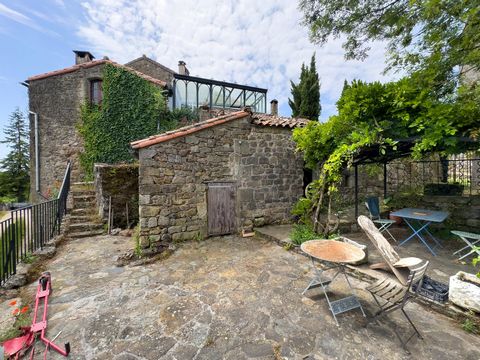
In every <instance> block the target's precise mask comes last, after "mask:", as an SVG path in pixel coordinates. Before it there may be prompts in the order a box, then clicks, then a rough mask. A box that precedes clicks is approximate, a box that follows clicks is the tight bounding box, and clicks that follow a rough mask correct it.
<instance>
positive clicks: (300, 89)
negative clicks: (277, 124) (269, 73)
mask: <svg viewBox="0 0 480 360" xmlns="http://www.w3.org/2000/svg"><path fill="white" fill-rule="evenodd" d="M290 83H291V86H292V89H291V92H292V99H288V104H289V105H290V108H291V109H292V116H293V117H302V118H306V119H310V120H318V117H319V116H320V111H321V109H322V107H321V105H320V81H319V78H318V73H317V69H316V65H315V54H314V55H313V56H312V59H311V61H310V67H308V66H305V64H302V69H301V72H300V82H299V83H298V84H295V83H294V82H293V81H290Z"/></svg>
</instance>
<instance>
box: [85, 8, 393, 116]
mask: <svg viewBox="0 0 480 360" xmlns="http://www.w3.org/2000/svg"><path fill="white" fill-rule="evenodd" d="M82 5H83V6H84V9H85V12H86V14H85V17H86V23H83V24H82V25H81V26H80V27H79V28H78V34H79V35H80V37H82V38H83V39H84V40H85V41H86V42H87V44H88V45H89V46H91V47H92V50H93V51H94V52H96V53H97V55H99V56H102V55H108V56H110V57H111V58H112V59H115V60H116V61H120V62H127V61H129V60H132V59H133V58H136V57H138V56H140V55H141V54H147V56H151V57H153V58H154V59H156V60H157V61H159V62H160V63H162V64H164V65H166V66H168V67H170V68H172V69H176V65H177V61H178V60H180V59H181V60H184V61H186V62H187V66H188V67H189V69H190V73H191V74H192V75H197V76H201V77H205V78H214V79H217V80H225V81H232V82H237V83H242V84H247V85H254V86H259V87H266V88H268V89H269V91H268V94H269V98H270V99H272V98H277V99H278V100H279V102H280V103H281V104H285V103H286V102H287V99H288V96H289V95H290V82H289V80H290V79H292V80H294V81H296V80H297V79H298V76H299V72H300V66H301V64H302V62H307V63H308V62H309V61H310V57H311V56H312V54H313V53H314V52H316V56H317V69H318V72H319V74H320V77H321V83H322V88H321V97H322V106H323V109H324V113H323V114H322V118H325V117H326V116H327V115H330V114H331V113H332V112H334V111H335V107H334V103H335V101H336V100H337V99H338V96H339V94H340V92H341V89H342V87H343V81H344V79H347V80H352V79H353V78H358V79H363V80H366V81H374V80H387V79H388V78H386V77H385V76H383V75H382V71H383V69H384V67H385V63H384V59H385V54H384V47H383V45H382V44H379V43H374V44H372V51H371V53H370V57H369V58H368V59H367V60H366V61H364V62H359V61H348V62H346V61H344V59H343V49H342V48H341V40H332V41H330V42H329V43H328V44H326V45H325V46H324V47H322V48H321V47H319V46H315V45H313V44H311V43H310V42H309V40H308V32H307V29H305V28H304V27H303V26H301V25H300V19H301V14H300V12H299V11H298V9H297V2H296V1H289V0H282V1H275V0H264V1H257V0H244V1H237V0H229V1H221V2H220V1H216V0H204V1H201V2H199V1H193V0H192V1H187V0H169V1H166V0H139V1H136V2H132V1H126V0H123V1H118V0H87V1H85V2H84V3H83V4H82ZM284 108H285V107H284Z"/></svg>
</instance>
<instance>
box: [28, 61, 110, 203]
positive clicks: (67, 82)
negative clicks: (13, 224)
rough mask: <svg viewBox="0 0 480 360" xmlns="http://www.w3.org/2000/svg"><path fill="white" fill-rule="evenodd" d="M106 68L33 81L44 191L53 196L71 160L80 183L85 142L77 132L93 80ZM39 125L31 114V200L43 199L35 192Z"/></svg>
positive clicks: (31, 99) (32, 107) (31, 102)
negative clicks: (36, 141)
mask: <svg viewBox="0 0 480 360" xmlns="http://www.w3.org/2000/svg"><path fill="white" fill-rule="evenodd" d="M102 69H103V65H98V66H95V67H91V68H88V69H80V70H77V71H75V72H71V73H68V74H63V75H58V76H51V77H48V78H44V79H39V80H34V81H31V82H30V84H29V90H28V95H29V106H30V111H33V112H35V113H37V114H38V133H39V139H38V142H39V156H40V167H39V171H40V192H41V193H42V194H43V195H46V196H49V195H51V194H52V193H54V192H55V191H56V190H58V189H59V188H60V186H61V183H62V180H63V176H64V174H65V169H66V166H67V160H69V159H70V160H71V161H72V181H79V180H80V179H81V177H82V171H81V169H80V164H79V161H78V155H79V153H80V151H81V150H82V149H83V141H82V139H81V137H80V135H79V134H78V132H77V130H76V124H77V123H78V121H79V120H80V106H81V104H82V103H83V102H84V101H85V100H86V99H88V96H89V81H90V80H92V79H95V78H97V79H98V78H100V77H101V75H102ZM35 156H36V154H35V126H34V116H33V115H30V169H31V171H30V173H31V176H30V189H31V190H30V194H31V199H30V200H31V201H32V202H38V201H40V200H41V198H40V197H39V196H38V195H37V194H36V192H35V176H36V174H35Z"/></svg>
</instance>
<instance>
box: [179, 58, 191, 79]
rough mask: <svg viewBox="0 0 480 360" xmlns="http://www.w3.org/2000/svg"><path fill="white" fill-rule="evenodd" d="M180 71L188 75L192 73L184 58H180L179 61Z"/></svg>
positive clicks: (181, 73)
mask: <svg viewBox="0 0 480 360" xmlns="http://www.w3.org/2000/svg"><path fill="white" fill-rule="evenodd" d="M178 73H179V74H180V75H187V76H188V75H190V72H189V71H188V69H187V64H186V63H185V61H183V60H180V61H179V62H178Z"/></svg>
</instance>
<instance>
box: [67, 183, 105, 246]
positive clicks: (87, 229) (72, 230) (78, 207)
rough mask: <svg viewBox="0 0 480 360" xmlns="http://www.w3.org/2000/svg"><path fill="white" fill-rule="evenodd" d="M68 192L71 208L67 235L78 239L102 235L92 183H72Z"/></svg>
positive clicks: (102, 230)
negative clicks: (71, 202) (70, 198)
mask: <svg viewBox="0 0 480 360" xmlns="http://www.w3.org/2000/svg"><path fill="white" fill-rule="evenodd" d="M70 193H71V195H72V200H73V209H72V210H71V211H70V226H69V229H68V237H69V238H72V239H78V238H84V237H91V236H98V235H102V234H103V233H104V228H103V222H102V221H101V219H100V218H99V217H98V214H97V211H96V204H95V189H94V187H93V183H91V182H81V183H73V184H72V187H71V190H70Z"/></svg>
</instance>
